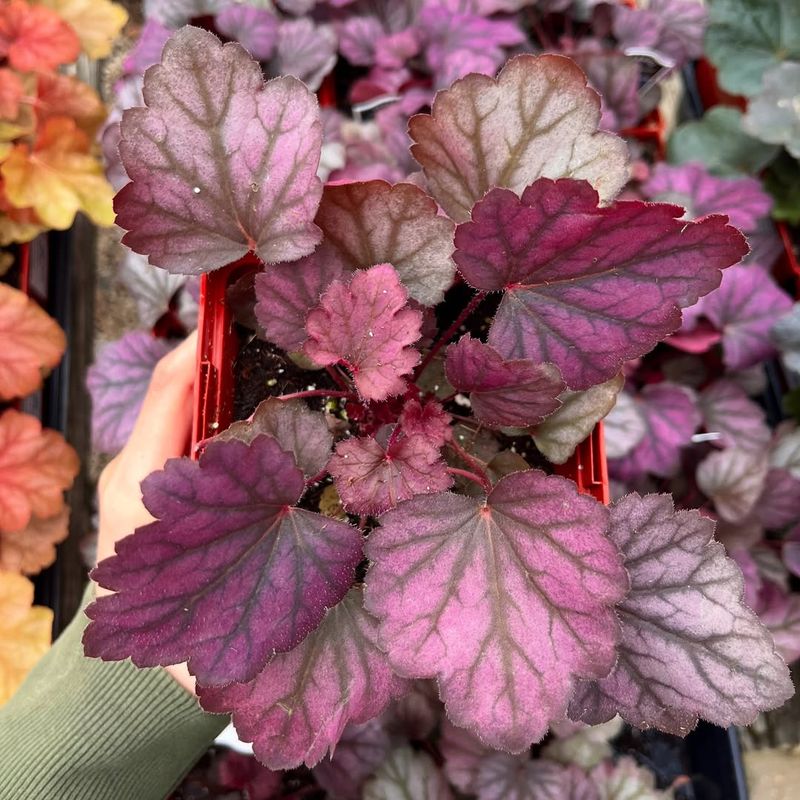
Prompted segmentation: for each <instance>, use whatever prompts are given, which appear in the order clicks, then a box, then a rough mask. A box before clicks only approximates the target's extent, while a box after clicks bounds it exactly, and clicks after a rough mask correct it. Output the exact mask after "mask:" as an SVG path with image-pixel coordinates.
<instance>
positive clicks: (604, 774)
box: [575, 756, 672, 800]
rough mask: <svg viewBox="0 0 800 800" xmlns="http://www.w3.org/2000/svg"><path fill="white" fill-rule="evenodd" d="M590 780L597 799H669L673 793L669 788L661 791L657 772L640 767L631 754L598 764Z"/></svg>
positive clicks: (591, 773) (590, 775)
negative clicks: (617, 759) (657, 782)
mask: <svg viewBox="0 0 800 800" xmlns="http://www.w3.org/2000/svg"><path fill="white" fill-rule="evenodd" d="M589 780H590V781H591V782H592V785H593V786H594V787H595V794H594V795H593V796H594V797H596V798H597V800H627V798H630V800H634V798H635V800H667V798H669V797H670V795H671V794H672V792H671V791H669V790H667V792H662V791H659V790H658V789H657V788H656V778H655V773H654V772H653V771H652V770H650V769H648V768H647V767H640V766H639V765H638V764H637V763H636V761H635V760H634V759H633V758H631V757H630V756H622V758H620V759H619V761H617V762H616V763H614V762H613V761H606V762H605V763H603V764H598V765H597V766H596V767H595V768H594V769H593V770H592V771H591V772H590V773H589ZM590 797H592V795H590ZM575 800H577V798H576V799H575Z"/></svg>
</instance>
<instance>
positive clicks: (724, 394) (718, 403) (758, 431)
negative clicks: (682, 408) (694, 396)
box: [699, 379, 770, 453]
mask: <svg viewBox="0 0 800 800" xmlns="http://www.w3.org/2000/svg"><path fill="white" fill-rule="evenodd" d="M699 408H700V413H701V414H702V415H703V424H704V426H705V428H706V430H707V431H708V432H709V433H718V434H719V437H718V438H716V439H712V440H711V443H712V444H713V445H716V446H717V447H738V448H740V449H741V450H748V451H751V452H756V453H757V452H763V451H764V450H765V449H766V447H767V445H768V444H769V440H770V431H769V428H768V427H767V423H766V419H765V416H764V411H763V409H762V408H761V406H759V405H757V404H756V403H754V402H753V401H752V400H751V399H750V398H749V397H748V396H747V392H745V391H744V389H742V388H741V387H740V386H738V385H737V384H736V383H734V382H733V381H731V380H724V379H723V380H719V381H715V382H714V383H712V384H711V385H710V386H708V387H707V388H706V389H704V390H703V391H702V392H701V393H700V397H699Z"/></svg>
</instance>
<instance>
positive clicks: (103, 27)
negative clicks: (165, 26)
mask: <svg viewBox="0 0 800 800" xmlns="http://www.w3.org/2000/svg"><path fill="white" fill-rule="evenodd" d="M39 3H40V5H43V6H47V7H48V8H51V9H52V10H53V11H55V12H56V14H58V16H59V17H61V19H62V20H64V22H66V23H67V24H68V25H69V26H70V27H71V28H72V29H73V30H74V31H75V33H77V34H78V39H80V43H81V47H82V48H83V51H84V53H86V55H87V56H89V57H90V58H105V57H106V56H107V55H110V54H111V45H112V44H113V43H114V39H116V38H117V36H118V35H119V32H120V31H121V30H122V29H123V27H124V26H125V23H126V22H127V21H128V12H127V11H126V10H125V9H124V8H123V7H122V6H121V5H118V4H117V3H112V2H110V0H39Z"/></svg>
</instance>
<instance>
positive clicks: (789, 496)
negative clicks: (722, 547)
mask: <svg viewBox="0 0 800 800" xmlns="http://www.w3.org/2000/svg"><path fill="white" fill-rule="evenodd" d="M753 514H754V516H755V517H756V518H757V519H758V521H759V522H760V523H761V524H762V525H763V526H764V527H765V528H768V529H769V530H780V529H781V528H785V527H786V526H787V525H791V524H793V523H795V522H798V521H800V479H798V478H795V477H794V475H792V473H791V472H789V470H786V469H781V468H779V467H772V468H771V469H770V470H769V472H767V477H766V479H765V480H764V491H763V492H762V494H761V497H759V498H758V501H757V502H756V505H755V509H754V512H753Z"/></svg>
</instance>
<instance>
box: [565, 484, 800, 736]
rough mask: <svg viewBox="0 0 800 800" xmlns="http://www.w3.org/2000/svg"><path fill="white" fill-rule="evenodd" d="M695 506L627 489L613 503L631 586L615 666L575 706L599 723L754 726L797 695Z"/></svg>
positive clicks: (615, 534)
mask: <svg viewBox="0 0 800 800" xmlns="http://www.w3.org/2000/svg"><path fill="white" fill-rule="evenodd" d="M713 533H714V524H713V523H712V522H711V520H709V519H706V518H704V517H702V516H701V515H700V514H699V513H698V512H697V511H675V509H674V507H673V504H672V499H671V497H670V496H669V495H648V496H646V497H640V496H639V495H638V494H629V495H627V496H626V497H624V498H622V500H619V501H618V502H617V503H615V504H614V506H613V507H612V509H611V528H610V536H611V539H612V540H613V541H614V542H615V543H616V544H617V546H618V547H619V548H620V549H621V550H622V553H623V557H624V560H625V566H626V569H627V570H628V574H629V575H630V579H631V591H630V594H629V595H628V597H627V598H625V600H623V601H622V602H621V603H620V604H619V606H618V607H617V613H618V615H619V618H620V622H621V624H622V641H621V642H620V645H619V650H618V660H617V664H616V666H615V667H614V669H613V670H612V671H611V674H610V675H609V676H608V677H607V678H604V679H602V680H599V681H596V682H587V683H585V684H584V685H583V687H582V688H581V689H579V690H578V691H577V692H576V695H575V697H574V698H573V701H572V704H571V707H570V716H572V718H573V719H582V720H584V721H585V722H589V723H597V722H603V721H605V720H607V719H611V717H613V716H614V714H616V713H619V714H620V715H621V716H622V718H623V719H625V720H626V721H627V722H629V723H631V724H632V725H636V726H637V727H640V728H649V727H655V728H658V729H659V730H663V731H667V732H668V733H674V734H678V735H681V736H684V735H686V734H687V733H688V732H689V731H690V730H691V729H692V728H693V727H694V726H695V724H696V723H697V719H698V717H702V718H703V719H706V720H709V721H710V722H713V723H715V724H717V725H721V726H723V727H727V726H728V725H732V724H738V725H749V724H750V723H751V722H752V721H753V720H754V719H755V717H756V716H757V715H758V713H759V712H761V711H765V710H767V709H771V708H777V707H778V706H780V705H781V704H783V703H784V702H785V701H786V700H787V699H788V698H789V697H791V695H792V694H793V691H794V689H793V687H792V683H791V680H790V678H789V673H788V670H787V669H786V665H785V664H784V663H783V660H782V659H781V658H780V656H779V655H778V654H777V653H775V651H774V648H773V645H772V641H771V639H770V636H769V633H768V632H767V631H766V630H765V628H764V627H763V626H762V625H761V624H760V623H759V621H758V619H757V617H756V616H755V614H753V612H752V611H750V609H748V608H747V607H745V606H744V605H743V604H742V575H741V572H740V571H739V568H738V567H737V566H736V564H735V563H734V562H733V561H731V560H730V559H729V558H726V557H725V550H724V548H723V547H722V545H721V544H718V543H717V542H715V541H714V539H713Z"/></svg>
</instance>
